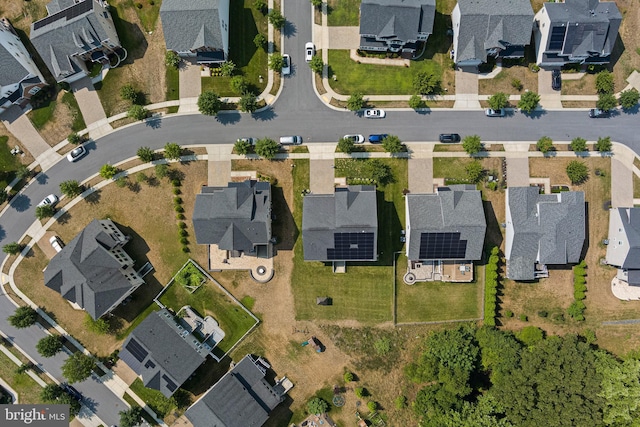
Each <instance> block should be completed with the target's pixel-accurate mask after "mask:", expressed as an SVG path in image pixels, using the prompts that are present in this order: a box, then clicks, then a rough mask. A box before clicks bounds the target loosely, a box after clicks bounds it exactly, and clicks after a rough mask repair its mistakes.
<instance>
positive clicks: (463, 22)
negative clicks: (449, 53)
mask: <svg viewBox="0 0 640 427" xmlns="http://www.w3.org/2000/svg"><path fill="white" fill-rule="evenodd" d="M451 23H452V25H453V61H454V62H455V63H456V65H458V66H459V67H477V66H479V65H480V64H482V63H484V62H487V57H499V58H522V57H524V49H525V46H527V45H528V44H529V43H530V41H531V30H532V28H533V9H532V8H531V3H530V2H529V0H458V3H457V4H456V6H455V8H454V9H453V12H452V13H451Z"/></svg>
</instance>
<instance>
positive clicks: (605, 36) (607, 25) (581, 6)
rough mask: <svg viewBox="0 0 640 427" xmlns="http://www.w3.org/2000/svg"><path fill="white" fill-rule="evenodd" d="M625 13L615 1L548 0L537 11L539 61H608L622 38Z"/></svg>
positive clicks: (552, 64)
mask: <svg viewBox="0 0 640 427" xmlns="http://www.w3.org/2000/svg"><path fill="white" fill-rule="evenodd" d="M621 22H622V15H621V14H620V11H619V10H618V6H616V4H615V3H614V2H612V1H607V2H601V1H599V0H565V1H564V2H563V3H544V4H543V6H542V9H540V10H539V11H538V13H536V16H535V25H534V30H533V32H534V38H535V43H536V63H537V64H538V65H539V66H541V67H554V68H555V67H557V68H559V67H561V66H563V65H565V64H570V63H575V64H608V63H609V61H610V60H611V53H612V52H613V47H614V45H615V43H616V39H617V37H618V30H619V28H620V23H621Z"/></svg>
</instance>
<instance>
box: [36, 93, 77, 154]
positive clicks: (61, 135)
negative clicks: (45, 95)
mask: <svg viewBox="0 0 640 427" xmlns="http://www.w3.org/2000/svg"><path fill="white" fill-rule="evenodd" d="M65 93H66V92H65V91H63V90H61V91H58V94H57V95H56V99H55V100H52V102H54V101H55V107H53V108H54V110H53V115H52V117H51V120H49V121H47V122H46V123H45V124H44V125H43V126H42V127H41V128H40V129H38V133H40V135H41V136H42V138H43V139H44V140H45V141H46V142H47V144H49V145H50V146H52V147H55V146H56V145H58V144H59V143H60V141H62V140H64V139H65V138H66V137H67V136H69V134H70V133H71V132H72V130H71V125H72V123H73V112H72V111H71V108H69V106H68V105H67V104H66V103H65V102H63V101H62V97H63V96H64V95H65Z"/></svg>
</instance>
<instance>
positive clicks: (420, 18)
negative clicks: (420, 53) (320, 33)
mask: <svg viewBox="0 0 640 427" xmlns="http://www.w3.org/2000/svg"><path fill="white" fill-rule="evenodd" d="M435 13H436V2H435V0H362V3H360V49H361V50H370V51H379V52H386V51H389V52H396V53H400V55H401V56H402V57H403V58H411V57H412V56H413V55H414V53H415V52H416V49H417V44H418V42H426V41H427V39H428V38H429V36H430V35H431V33H432V32H433V20H434V17H435Z"/></svg>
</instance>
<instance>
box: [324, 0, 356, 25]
mask: <svg viewBox="0 0 640 427" xmlns="http://www.w3.org/2000/svg"><path fill="white" fill-rule="evenodd" d="M327 12H328V13H327V24H328V25H329V26H335V27H354V26H358V25H360V0H328V1H327Z"/></svg>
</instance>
